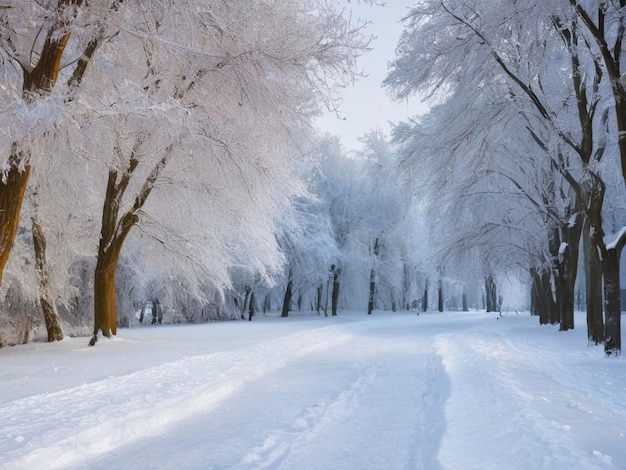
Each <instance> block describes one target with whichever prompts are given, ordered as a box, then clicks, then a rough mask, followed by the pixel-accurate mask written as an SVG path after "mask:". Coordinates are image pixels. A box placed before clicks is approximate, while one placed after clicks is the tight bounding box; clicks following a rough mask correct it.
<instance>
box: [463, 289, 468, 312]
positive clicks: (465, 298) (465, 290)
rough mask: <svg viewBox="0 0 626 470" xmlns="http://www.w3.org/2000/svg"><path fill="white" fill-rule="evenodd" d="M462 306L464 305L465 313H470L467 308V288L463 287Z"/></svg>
mask: <svg viewBox="0 0 626 470" xmlns="http://www.w3.org/2000/svg"><path fill="white" fill-rule="evenodd" d="M462 304H463V307H462V308H463V311H464V312H469V308H467V288H466V287H465V286H463V300H462Z"/></svg>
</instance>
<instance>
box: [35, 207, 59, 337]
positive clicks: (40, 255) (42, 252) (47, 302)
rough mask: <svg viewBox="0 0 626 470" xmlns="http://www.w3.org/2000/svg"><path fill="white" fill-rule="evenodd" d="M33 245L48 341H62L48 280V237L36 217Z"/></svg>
mask: <svg viewBox="0 0 626 470" xmlns="http://www.w3.org/2000/svg"><path fill="white" fill-rule="evenodd" d="M31 220H32V234H33V245H34V249H35V266H36V271H37V279H38V281H39V303H40V304H41V309H42V310H43V317H44V320H45V322H46V330H47V332H48V342H53V341H61V340H62V339H63V329H62V328H61V320H60V318H59V314H58V312H57V308H56V305H55V303H54V299H53V295H52V292H51V291H50V284H49V282H48V264H47V260H46V238H45V236H44V233H43V230H42V229H41V225H40V224H39V222H38V220H37V218H36V217H32V219H31Z"/></svg>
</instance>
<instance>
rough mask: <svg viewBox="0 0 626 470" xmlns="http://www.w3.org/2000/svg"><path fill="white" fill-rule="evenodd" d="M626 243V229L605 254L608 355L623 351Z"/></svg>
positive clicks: (605, 334)
mask: <svg viewBox="0 0 626 470" xmlns="http://www.w3.org/2000/svg"><path fill="white" fill-rule="evenodd" d="M624 244H626V230H624V229H622V232H621V234H620V236H619V238H618V239H617V240H616V241H615V242H614V243H613V244H612V246H610V247H607V250H606V254H605V256H604V266H603V267H604V306H605V311H604V319H605V323H604V338H605V339H604V352H605V353H606V355H607V356H610V355H613V356H618V355H619V354H620V353H621V351H622V332H621V320H622V305H621V292H620V279H619V272H620V259H621V255H622V249H623V248H624Z"/></svg>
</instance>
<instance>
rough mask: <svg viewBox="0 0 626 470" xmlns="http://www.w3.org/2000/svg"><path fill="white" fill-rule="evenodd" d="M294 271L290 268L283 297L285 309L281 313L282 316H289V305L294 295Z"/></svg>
mask: <svg viewBox="0 0 626 470" xmlns="http://www.w3.org/2000/svg"><path fill="white" fill-rule="evenodd" d="M292 278H293V271H292V269H291V268H289V280H288V281H287V288H286V289H285V297H284V299H283V311H282V313H281V315H280V316H281V317H288V316H289V306H290V305H291V296H292V291H291V290H292V288H293V279H292Z"/></svg>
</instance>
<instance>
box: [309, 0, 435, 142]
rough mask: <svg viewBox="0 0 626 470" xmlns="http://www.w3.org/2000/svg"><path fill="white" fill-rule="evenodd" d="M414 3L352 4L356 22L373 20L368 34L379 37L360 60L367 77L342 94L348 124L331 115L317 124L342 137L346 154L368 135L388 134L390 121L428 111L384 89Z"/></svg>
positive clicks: (393, 0) (397, 0)
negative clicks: (392, 96)
mask: <svg viewBox="0 0 626 470" xmlns="http://www.w3.org/2000/svg"><path fill="white" fill-rule="evenodd" d="M412 3H413V0H389V1H387V4H386V6H384V7H381V6H369V5H365V4H363V3H357V2H352V3H351V5H352V10H353V18H364V19H368V20H370V21H371V22H372V25H371V26H370V27H369V29H368V32H369V33H370V34H373V35H374V36H376V39H374V40H373V41H372V44H371V47H372V51H370V52H368V53H366V54H364V55H363V56H361V57H360V58H359V68H360V69H362V70H363V71H364V72H365V73H366V74H367V75H368V76H367V77H366V78H361V79H360V80H359V81H357V82H356V83H355V84H354V86H351V87H349V88H346V89H344V90H343V92H342V97H343V104H342V107H341V112H342V117H344V118H345V120H341V119H337V117H335V115H334V114H330V113H328V114H326V115H325V116H324V117H323V118H321V119H319V120H318V127H319V129H320V130H322V131H323V132H328V133H330V134H334V135H339V136H340V137H341V140H342V142H343V144H344V146H345V148H346V149H347V150H353V149H356V148H359V147H360V143H359V142H358V138H359V137H361V136H363V135H364V134H366V133H367V132H369V131H371V130H373V129H380V130H382V131H383V132H385V133H386V134H388V133H389V130H390V126H389V124H388V123H389V121H391V122H394V123H397V122H398V121H402V120H406V119H407V118H408V117H410V116H414V115H415V114H421V113H423V112H425V110H426V109H427V107H426V106H425V105H423V104H421V102H420V100H419V99H418V98H415V99H412V100H411V101H409V102H408V103H407V102H393V101H392V100H391V99H390V98H389V96H388V95H387V92H386V90H385V89H383V88H382V87H381V84H382V81H383V80H384V79H385V77H386V76H387V64H388V63H389V62H390V61H392V60H393V58H394V51H395V48H396V45H397V43H398V38H399V37H400V33H401V32H402V25H401V24H400V19H401V18H402V17H403V16H404V15H406V13H407V11H408V7H409V6H411V4H412Z"/></svg>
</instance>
